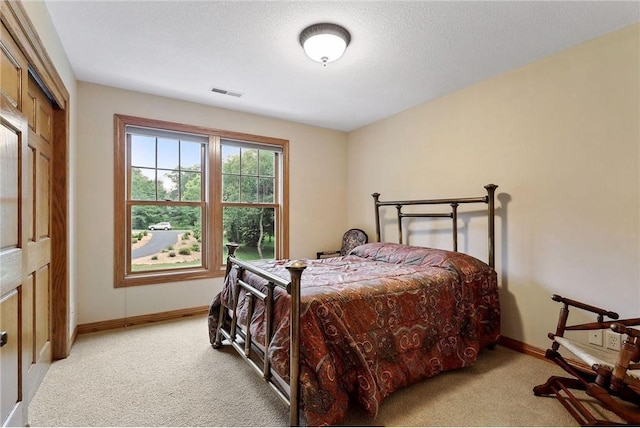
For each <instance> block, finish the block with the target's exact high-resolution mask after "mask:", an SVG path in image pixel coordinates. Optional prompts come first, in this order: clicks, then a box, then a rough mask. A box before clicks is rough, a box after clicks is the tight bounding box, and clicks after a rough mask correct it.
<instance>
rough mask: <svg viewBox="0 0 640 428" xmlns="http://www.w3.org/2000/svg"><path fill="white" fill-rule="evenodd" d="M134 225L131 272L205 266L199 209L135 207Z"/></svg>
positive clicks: (133, 212) (154, 206) (153, 206)
mask: <svg viewBox="0 0 640 428" xmlns="http://www.w3.org/2000/svg"><path fill="white" fill-rule="evenodd" d="M131 225H132V230H131V253H130V257H131V270H132V271H134V272H137V271H153V270H163V269H178V268H185V267H189V268H191V267H194V266H195V267H198V266H202V242H201V236H200V235H201V231H202V209H201V208H200V207H176V206H159V205H151V206H140V205H137V206H133V207H132V208H131ZM168 225H170V226H168ZM150 227H155V228H156V229H158V230H149V228H150ZM167 227H170V228H171V229H170V230H164V229H165V228H167Z"/></svg>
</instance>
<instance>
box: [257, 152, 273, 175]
mask: <svg viewBox="0 0 640 428" xmlns="http://www.w3.org/2000/svg"><path fill="white" fill-rule="evenodd" d="M275 161H276V156H275V153H274V152H269V151H266V150H260V175H261V176H262V177H273V176H274V173H275Z"/></svg>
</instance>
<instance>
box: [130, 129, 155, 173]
mask: <svg viewBox="0 0 640 428" xmlns="http://www.w3.org/2000/svg"><path fill="white" fill-rule="evenodd" d="M131 166H145V167H148V168H155V166H156V139H155V138H153V137H146V136H144V135H131Z"/></svg>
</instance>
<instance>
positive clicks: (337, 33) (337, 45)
mask: <svg viewBox="0 0 640 428" xmlns="http://www.w3.org/2000/svg"><path fill="white" fill-rule="evenodd" d="M350 41H351V35H350V34H349V32H348V31H347V30H346V29H344V28H343V27H341V26H339V25H336V24H329V23H321V24H313V25H310V26H308V27H307V28H305V29H304V30H302V32H301V33H300V44H301V45H302V48H303V49H304V51H305V53H306V54H307V56H308V57H309V58H311V59H312V60H314V61H317V62H320V63H322V65H323V66H325V67H326V66H327V64H328V63H330V62H333V61H335V60H337V59H338V58H340V57H341V56H342V54H343V53H344V51H345V49H346V48H347V46H349V42H350Z"/></svg>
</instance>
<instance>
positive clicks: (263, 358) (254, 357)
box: [213, 243, 306, 426]
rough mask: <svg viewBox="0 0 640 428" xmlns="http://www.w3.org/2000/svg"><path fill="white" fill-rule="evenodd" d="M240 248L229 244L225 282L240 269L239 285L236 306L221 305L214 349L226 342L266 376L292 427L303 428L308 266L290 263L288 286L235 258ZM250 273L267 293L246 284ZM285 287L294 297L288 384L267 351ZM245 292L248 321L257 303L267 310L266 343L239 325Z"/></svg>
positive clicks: (235, 298)
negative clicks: (303, 282) (303, 306)
mask: <svg viewBox="0 0 640 428" xmlns="http://www.w3.org/2000/svg"><path fill="white" fill-rule="evenodd" d="M237 248H238V245H237V244H234V243H231V244H227V249H228V256H227V269H226V274H225V280H227V278H229V273H230V272H231V270H232V269H238V273H237V276H236V281H235V283H234V284H232V287H233V288H232V289H233V296H234V298H233V304H232V305H231V306H232V307H227V306H226V305H225V304H224V303H223V302H221V307H220V314H219V319H218V326H217V329H216V335H215V340H214V342H213V347H214V348H220V347H221V346H222V342H223V340H226V341H227V342H228V343H229V344H230V345H231V346H232V347H233V348H234V349H235V350H236V351H237V352H238V353H239V354H240V355H241V356H242V357H243V358H244V359H245V360H246V361H247V362H249V364H250V365H251V366H252V367H253V368H254V369H255V370H256V371H257V372H258V373H260V374H261V375H262V378H263V379H264V380H265V381H266V382H267V383H268V385H269V386H270V387H271V388H272V389H273V390H274V391H275V392H276V394H277V395H278V396H279V397H280V398H281V399H282V400H283V401H284V402H285V404H287V405H288V406H289V409H290V415H289V418H290V420H289V424H290V425H291V426H298V425H299V424H300V417H299V410H300V278H301V277H302V272H303V271H304V269H305V268H306V265H305V264H304V263H302V262H299V261H294V262H292V263H290V264H289V265H288V266H287V267H286V268H287V270H288V271H289V275H290V276H291V281H290V282H286V281H284V280H282V278H280V277H278V276H275V275H273V274H271V273H269V272H267V271H264V270H262V269H260V268H258V267H256V266H253V265H251V264H250V263H246V262H243V261H242V260H239V259H237V258H236V257H235V251H236V249H237ZM245 270H246V271H249V272H252V273H253V274H256V275H258V276H260V277H261V278H263V279H264V280H266V281H267V292H266V293H264V292H262V291H260V290H258V289H256V288H255V287H253V286H252V285H251V284H248V283H247V282H245V281H243V280H242V272H243V271H245ZM276 287H281V288H283V289H285V290H286V291H287V293H288V294H289V295H290V296H291V310H290V320H289V322H290V324H289V325H290V346H291V348H290V352H289V355H290V362H289V367H290V369H289V382H288V383H287V382H286V381H285V380H284V379H283V378H282V377H281V376H280V375H279V374H278V373H277V372H276V371H275V370H273V369H272V368H271V365H270V362H269V358H268V356H267V350H268V349H269V345H270V342H271V339H272V338H273V329H272V327H273V314H274V311H273V306H274V289H275V288H276ZM241 289H243V290H244V292H245V298H247V299H249V305H248V308H249V309H248V314H247V317H248V319H249V320H251V318H252V316H253V311H254V307H255V299H259V300H260V301H262V303H263V304H264V308H265V335H264V336H265V342H264V343H262V344H257V343H255V342H254V340H253V337H252V335H251V329H250V328H249V324H250V322H248V323H247V324H248V325H247V326H246V327H243V326H241V325H240V324H239V323H238V300H239V294H240V290H241Z"/></svg>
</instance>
